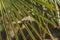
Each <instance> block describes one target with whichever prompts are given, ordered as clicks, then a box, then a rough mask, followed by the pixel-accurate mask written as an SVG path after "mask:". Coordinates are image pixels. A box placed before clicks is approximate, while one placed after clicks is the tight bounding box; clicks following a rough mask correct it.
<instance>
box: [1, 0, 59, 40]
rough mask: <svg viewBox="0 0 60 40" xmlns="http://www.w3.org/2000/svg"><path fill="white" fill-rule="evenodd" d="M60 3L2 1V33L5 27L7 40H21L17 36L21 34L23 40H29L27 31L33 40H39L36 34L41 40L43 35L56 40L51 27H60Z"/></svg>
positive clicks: (35, 0)
mask: <svg viewBox="0 0 60 40" xmlns="http://www.w3.org/2000/svg"><path fill="white" fill-rule="evenodd" d="M59 3H60V2H57V1H54V0H50V1H49V0H0V15H1V16H0V17H1V18H2V19H1V18H0V19H1V21H2V25H3V26H0V31H1V30H2V29H3V28H2V27H4V30H5V32H6V35H7V40H12V38H11V37H14V36H15V39H16V40H19V37H18V35H17V34H21V36H22V38H23V40H27V37H26V34H25V33H24V31H23V30H26V31H27V33H28V34H29V35H30V37H31V40H37V39H36V37H35V34H36V35H37V37H38V38H39V40H40V39H41V40H43V39H44V38H43V35H42V34H48V35H49V36H50V37H51V39H52V40H54V38H55V37H54V36H53V35H52V34H53V33H51V32H50V30H49V27H52V28H57V27H59V26H58V24H57V23H58V20H59V19H57V18H58V16H59V11H57V10H59V9H58V5H59V6H60V4H59ZM57 4H58V5H57ZM56 5H57V6H56ZM56 13H57V14H56ZM33 22H35V23H36V26H34V25H35V23H34V24H33ZM20 24H22V26H21V25H20ZM29 26H30V27H29ZM16 27H17V28H18V29H16ZM23 27H24V28H23ZM35 27H37V28H38V29H37V28H35ZM30 28H31V29H30ZM9 29H10V30H11V32H12V31H13V33H12V34H10V33H11V32H10V30H9ZM16 30H18V31H19V33H18V31H16ZM34 33H35V34H34ZM11 35H13V36H11Z"/></svg>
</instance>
